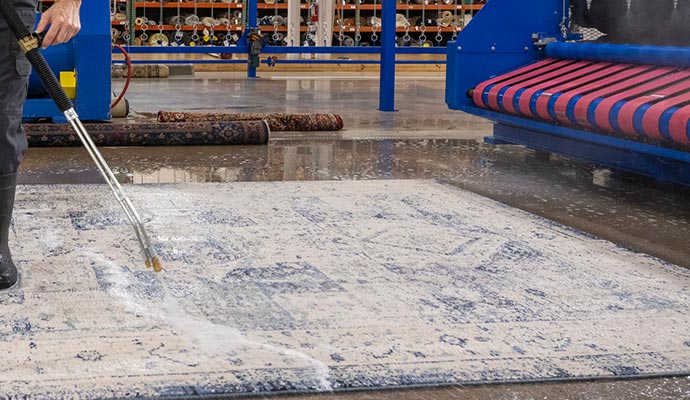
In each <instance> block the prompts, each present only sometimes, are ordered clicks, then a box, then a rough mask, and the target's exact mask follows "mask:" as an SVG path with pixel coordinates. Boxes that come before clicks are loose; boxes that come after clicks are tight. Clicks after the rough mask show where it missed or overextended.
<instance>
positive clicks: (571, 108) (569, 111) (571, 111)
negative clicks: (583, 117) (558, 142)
mask: <svg viewBox="0 0 690 400" xmlns="http://www.w3.org/2000/svg"><path fill="white" fill-rule="evenodd" d="M581 98H582V96H581V95H577V96H573V98H572V99H570V101H569V102H568V105H567V106H566V107H565V115H566V116H567V117H568V119H569V120H570V122H572V123H574V124H577V118H576V117H575V104H577V101H578V100H580V99H581Z"/></svg>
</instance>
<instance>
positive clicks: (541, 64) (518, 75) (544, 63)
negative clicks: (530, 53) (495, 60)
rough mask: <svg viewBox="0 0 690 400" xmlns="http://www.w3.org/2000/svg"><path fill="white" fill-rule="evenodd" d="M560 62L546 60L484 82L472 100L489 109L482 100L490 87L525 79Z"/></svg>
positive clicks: (478, 86) (475, 90) (478, 87)
mask: <svg viewBox="0 0 690 400" xmlns="http://www.w3.org/2000/svg"><path fill="white" fill-rule="evenodd" d="M557 61H558V60H554V59H552V58H550V59H546V60H542V61H539V62H537V63H534V64H530V65H528V66H526V67H523V68H520V69H518V70H515V71H513V72H510V73H507V74H505V75H499V76H497V77H495V78H492V79H489V80H488V81H485V82H482V83H480V84H479V85H477V87H476V88H475V89H474V94H473V95H472V99H473V100H474V103H475V104H476V105H478V106H479V107H484V108H487V107H489V106H488V105H486V104H484V99H483V98H482V97H483V95H484V91H485V90H486V88H487V87H488V86H489V85H494V84H496V83H498V82H502V81H504V80H507V79H513V78H524V75H525V74H528V73H530V72H532V71H534V70H538V69H541V68H544V67H546V66H548V65H550V64H553V63H555V62H557Z"/></svg>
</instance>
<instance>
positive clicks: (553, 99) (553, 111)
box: [546, 93, 563, 119]
mask: <svg viewBox="0 0 690 400" xmlns="http://www.w3.org/2000/svg"><path fill="white" fill-rule="evenodd" d="M562 94H563V93H556V94H554V95H553V96H551V98H550V99H549V103H548V104H547V105H546V110H547V111H548V112H549V115H550V116H551V118H553V119H557V118H558V116H557V115H556V109H555V108H554V107H555V106H556V100H558V98H559V97H561V95H562Z"/></svg>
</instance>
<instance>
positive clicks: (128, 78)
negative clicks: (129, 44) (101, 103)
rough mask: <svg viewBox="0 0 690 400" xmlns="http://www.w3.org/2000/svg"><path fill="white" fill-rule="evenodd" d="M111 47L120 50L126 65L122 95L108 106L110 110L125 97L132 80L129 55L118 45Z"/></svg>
mask: <svg viewBox="0 0 690 400" xmlns="http://www.w3.org/2000/svg"><path fill="white" fill-rule="evenodd" d="M113 47H114V48H116V49H118V50H120V51H121V52H122V54H123V55H124V56H125V62H126V63H127V80H126V81H125V87H124V88H122V93H120V95H119V96H118V97H117V99H115V102H114V103H113V104H111V105H110V108H111V109H113V108H115V106H116V105H118V104H119V103H120V100H122V98H124V97H125V93H127V88H129V82H130V81H131V80H132V60H131V59H130V58H129V53H127V50H125V48H124V47H122V46H120V45H119V44H113Z"/></svg>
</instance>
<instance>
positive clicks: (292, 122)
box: [158, 111, 343, 132]
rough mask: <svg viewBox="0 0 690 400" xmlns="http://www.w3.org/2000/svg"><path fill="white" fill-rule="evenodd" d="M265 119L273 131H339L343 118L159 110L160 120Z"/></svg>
mask: <svg viewBox="0 0 690 400" xmlns="http://www.w3.org/2000/svg"><path fill="white" fill-rule="evenodd" d="M256 120H265V121H266V122H268V126H269V127H270V129H271V131H274V132H290V131H339V130H341V129H343V119H342V117H340V115H336V114H282V113H240V114H227V113H191V112H172V111H159V112H158V121H159V122H201V121H256Z"/></svg>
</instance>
